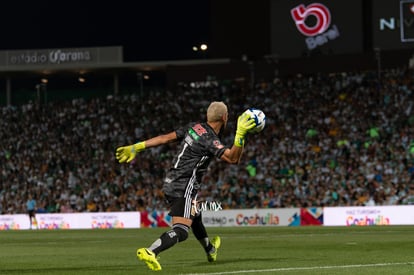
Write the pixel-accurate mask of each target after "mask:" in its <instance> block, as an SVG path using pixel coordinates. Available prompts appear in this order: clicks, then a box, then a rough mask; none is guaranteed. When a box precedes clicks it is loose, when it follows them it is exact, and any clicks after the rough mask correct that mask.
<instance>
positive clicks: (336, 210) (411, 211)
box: [323, 205, 414, 226]
mask: <svg viewBox="0 0 414 275" xmlns="http://www.w3.org/2000/svg"><path fill="white" fill-rule="evenodd" d="M323 224H324V225H326V226H372V225H413V224H414V205H399V206H361V207H325V208H324V209H323Z"/></svg>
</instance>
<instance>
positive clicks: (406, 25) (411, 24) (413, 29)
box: [400, 0, 414, 42]
mask: <svg viewBox="0 0 414 275" xmlns="http://www.w3.org/2000/svg"><path fill="white" fill-rule="evenodd" d="M400 32H401V42H414V0H401V1H400Z"/></svg>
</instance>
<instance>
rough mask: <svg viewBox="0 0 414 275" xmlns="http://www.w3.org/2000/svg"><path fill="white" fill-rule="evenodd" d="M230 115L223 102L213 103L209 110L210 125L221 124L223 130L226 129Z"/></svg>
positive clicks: (208, 120)
mask: <svg viewBox="0 0 414 275" xmlns="http://www.w3.org/2000/svg"><path fill="white" fill-rule="evenodd" d="M228 118H229V114H228V112H227V106H226V104H224V102H222V101H213V102H211V103H210V106H208V109H207V122H208V123H209V124H219V125H220V130H221V128H225V127H226V125H227V120H228Z"/></svg>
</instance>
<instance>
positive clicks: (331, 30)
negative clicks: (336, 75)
mask: <svg viewBox="0 0 414 275" xmlns="http://www.w3.org/2000/svg"><path fill="white" fill-rule="evenodd" d="M374 2H376V1H374ZM379 2H382V1H379ZM270 24H271V26H270V30H271V34H270V37H271V42H272V44H271V47H272V53H273V54H276V55H278V56H280V57H281V58H290V57H301V56H307V55H318V54H328V55H332V54H344V53H361V52H362V50H363V36H362V30H363V27H362V1H359V0H348V1H328V0H320V1H308V0H300V1H298V0H291V1H276V0H273V1H271V19H270Z"/></svg>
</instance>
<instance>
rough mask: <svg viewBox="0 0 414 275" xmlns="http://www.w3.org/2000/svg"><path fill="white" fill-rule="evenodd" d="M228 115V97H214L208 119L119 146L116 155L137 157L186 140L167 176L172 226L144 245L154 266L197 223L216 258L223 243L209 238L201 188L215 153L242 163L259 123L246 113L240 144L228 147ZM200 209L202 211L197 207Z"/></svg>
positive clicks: (144, 257) (141, 252) (210, 256)
mask: <svg viewBox="0 0 414 275" xmlns="http://www.w3.org/2000/svg"><path fill="white" fill-rule="evenodd" d="M227 120H228V112H227V106H226V105H225V104H224V103H223V102H217V101H215V102H212V103H211V104H210V105H209V107H208V109H207V122H203V123H189V124H188V125H187V126H185V127H182V128H178V129H177V130H175V131H173V132H171V133H168V134H164V135H159V136H156V137H153V138H150V139H148V140H145V141H141V142H138V143H136V144H133V145H129V146H123V147H119V148H117V149H116V158H117V160H118V161H119V162H120V163H123V162H127V163H128V162H131V161H132V160H133V159H134V158H135V157H136V154H137V153H139V152H141V151H143V150H145V149H146V148H150V147H155V146H159V145H162V144H167V143H170V142H175V141H180V142H181V145H180V146H179V150H178V153H177V155H176V156H175V157H174V159H173V162H172V166H171V168H170V169H169V170H168V171H167V173H166V177H165V179H164V185H163V192H164V195H165V200H166V202H167V204H168V207H169V209H170V212H169V215H170V216H172V228H171V229H170V230H168V231H167V232H165V233H163V234H161V236H160V237H159V238H158V239H157V240H155V242H154V243H152V244H151V245H150V246H149V247H148V248H139V249H138V250H137V257H138V259H139V260H141V261H143V262H145V263H146V264H147V266H148V268H149V269H151V270H161V265H160V264H159V262H158V260H157V255H158V254H159V253H160V252H162V251H164V250H166V249H168V248H170V247H172V246H174V245H175V244H176V243H178V242H182V241H185V240H186V239H187V237H188V231H189V229H190V227H191V229H192V231H193V234H194V236H195V237H196V238H197V240H198V241H199V242H200V244H201V245H202V246H203V248H204V250H205V252H206V254H207V260H208V261H209V262H214V261H216V258H217V250H218V248H219V247H220V242H221V241H220V238H219V237H218V236H216V237H214V238H212V239H211V240H210V239H209V238H208V235H207V231H206V229H205V227H204V225H203V223H202V219H201V213H199V212H198V211H196V199H197V191H198V189H199V188H200V183H201V179H202V176H203V175H204V174H205V173H206V171H207V167H208V165H209V163H210V161H211V160H212V158H214V157H215V158H218V159H221V160H223V161H225V162H227V163H230V164H237V163H239V161H240V158H241V156H242V152H243V147H244V143H245V136H246V134H247V133H248V131H249V130H250V129H252V128H253V127H255V122H254V119H251V118H250V116H249V115H248V114H245V113H243V114H242V115H240V116H239V118H238V121H237V131H236V135H235V139H234V144H233V146H231V148H227V147H226V146H224V145H223V144H222V143H221V141H220V136H221V133H222V131H223V129H224V128H225V127H226V124H227ZM197 212H198V213H197Z"/></svg>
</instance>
